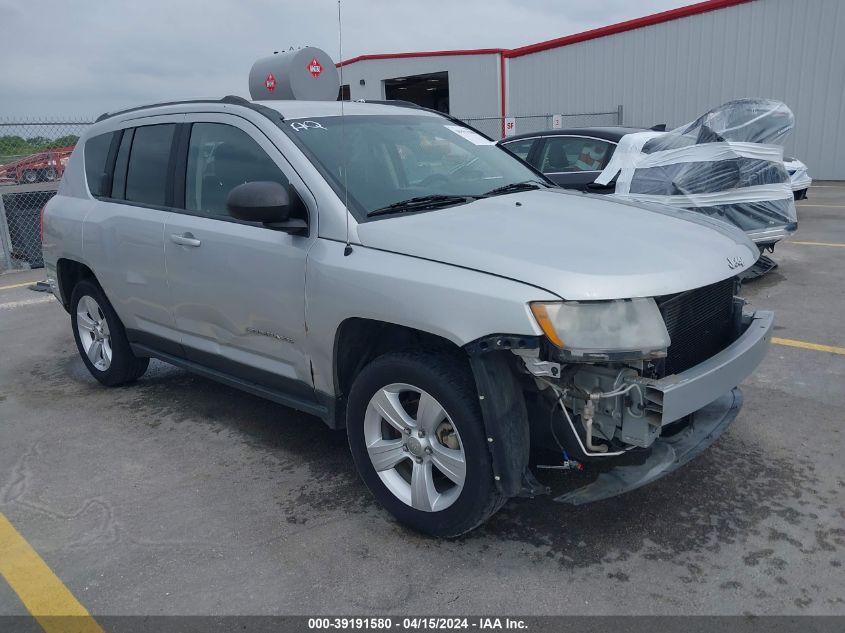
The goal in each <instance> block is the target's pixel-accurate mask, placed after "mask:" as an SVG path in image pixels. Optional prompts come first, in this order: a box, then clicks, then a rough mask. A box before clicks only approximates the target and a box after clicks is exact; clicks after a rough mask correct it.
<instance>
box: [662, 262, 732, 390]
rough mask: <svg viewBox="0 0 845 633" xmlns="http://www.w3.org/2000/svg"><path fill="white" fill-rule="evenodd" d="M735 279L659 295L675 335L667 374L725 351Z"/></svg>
mask: <svg viewBox="0 0 845 633" xmlns="http://www.w3.org/2000/svg"><path fill="white" fill-rule="evenodd" d="M733 297H734V280H733V279H725V280H724V281H719V282H717V283H715V284H711V285H709V286H704V287H703V288H696V289H695V290H688V291H686V292H680V293H678V294H674V295H666V296H664V297H657V305H658V307H659V308H660V313H661V314H662V315H663V320H664V321H665V322H666V329H667V330H668V331H669V336H670V337H671V339H672V343H671V345H669V351H668V355H667V357H666V361H665V366H664V375H670V374H677V373H679V372H682V371H685V370H687V369H689V368H690V367H694V366H695V365H697V364H698V363H700V362H702V361H703V360H706V359H708V358H710V357H711V356H713V355H714V354H716V353H717V352H720V351H722V350H723V349H725V347H727V346H728V344H729V343H730V341H731V334H732V331H733V328H732V321H733V319H732V317H733V310H734V302H733Z"/></svg>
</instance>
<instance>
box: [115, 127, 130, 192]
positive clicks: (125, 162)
mask: <svg viewBox="0 0 845 633" xmlns="http://www.w3.org/2000/svg"><path fill="white" fill-rule="evenodd" d="M134 133H135V129H134V128H129V129H127V130H124V131H123V137H122V138H121V139H120V147H119V148H118V150H117V160H115V163H114V175H113V176H112V185H111V197H112V198H117V199H118V200H123V198H124V197H125V195H126V169H127V167H129V147H130V146H131V145H132V136H133V134H134Z"/></svg>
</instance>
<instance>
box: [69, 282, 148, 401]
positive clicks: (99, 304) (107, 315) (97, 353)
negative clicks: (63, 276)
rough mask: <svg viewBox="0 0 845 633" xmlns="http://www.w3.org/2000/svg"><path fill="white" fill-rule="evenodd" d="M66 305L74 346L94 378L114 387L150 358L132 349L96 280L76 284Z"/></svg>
mask: <svg viewBox="0 0 845 633" xmlns="http://www.w3.org/2000/svg"><path fill="white" fill-rule="evenodd" d="M70 309H71V310H70V318H71V324H72V326H73V337H74V339H75V340H76V348H77V349H78V350H79V355H80V356H81V357H82V362H84V363H85V366H86V367H87V368H88V371H89V372H91V375H92V376H94V378H96V379H97V380H99V381H100V382H101V383H102V384H104V385H106V386H109V387H114V386H117V385H123V384H126V383H129V382H133V381H135V380H137V379H138V378H140V377H141V376H143V375H144V372H145V371H147V366H148V365H149V363H150V359H149V358H138V357H137V356H135V355H134V354H133V353H132V348H131V347H130V346H129V340H128V339H127V338H126V331H125V330H124V328H123V323H121V322H120V318H118V316H117V313H116V312H115V311H114V308H112V306H111V303H109V300H108V299H107V298H106V295H105V293H104V292H103V290H102V289H101V288H100V287H99V286H98V285H97V284H95V283H93V282H92V281H89V280H83V281H80V282H79V283H78V284H76V286H75V287H74V289H73V293H72V295H71V300H70Z"/></svg>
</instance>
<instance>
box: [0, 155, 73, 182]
mask: <svg viewBox="0 0 845 633" xmlns="http://www.w3.org/2000/svg"><path fill="white" fill-rule="evenodd" d="M71 152H73V145H71V146H69V147H56V148H54V149H48V150H44V151H43V152H38V153H36V154H30V155H29V156H26V157H25V158H21V159H18V160H16V161H14V162H12V163H6V164H5V165H0V183H3V182H6V183H9V182H13V183H18V184H24V183H27V184H29V183H35V182H39V181H46V182H52V181H54V180H59V179H60V178H61V177H62V174H63V173H64V171H65V165H67V161H68V158H70V154H71Z"/></svg>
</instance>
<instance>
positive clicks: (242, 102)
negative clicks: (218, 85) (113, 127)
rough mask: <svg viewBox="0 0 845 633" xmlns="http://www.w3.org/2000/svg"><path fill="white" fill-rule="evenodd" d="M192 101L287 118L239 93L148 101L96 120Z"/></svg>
mask: <svg viewBox="0 0 845 633" xmlns="http://www.w3.org/2000/svg"><path fill="white" fill-rule="evenodd" d="M191 103H228V104H230V105H239V106H244V107H246V108H250V109H252V110H255V111H256V112H260V113H261V114H263V115H264V116H266V117H267V118H268V119H271V120H273V121H284V120H285V119H284V117H283V116H282V115H281V113H280V112H277V111H276V110H273V109H272V108H268V107H267V106H263V105H259V104H257V103H253V102H252V101H250V100H248V99H244V98H243V97H238V96H237V95H226V96H225V97H223V98H222V99H187V100H183V101H162V102H161V103H148V104H147V105H142V106H136V107H134V108H126V109H125V110H118V111H116V112H104V113H103V114H101V115H100V116H98V117H97V120H96V121H95V122H96V123H99V122H100V121H105V120H106V119H110V118H111V117H113V116H117V115H119V114H127V113H128V112H138V111H141V110H147V109H149V108H158V107H161V106H170V105H186V104H191Z"/></svg>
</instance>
